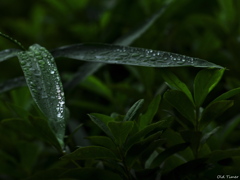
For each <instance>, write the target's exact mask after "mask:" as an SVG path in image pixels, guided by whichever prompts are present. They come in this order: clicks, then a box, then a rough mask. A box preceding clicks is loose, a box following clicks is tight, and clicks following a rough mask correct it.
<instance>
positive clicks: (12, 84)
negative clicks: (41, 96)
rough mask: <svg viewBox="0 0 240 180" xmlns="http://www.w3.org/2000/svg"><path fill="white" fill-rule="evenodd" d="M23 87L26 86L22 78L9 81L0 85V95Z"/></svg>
mask: <svg viewBox="0 0 240 180" xmlns="http://www.w3.org/2000/svg"><path fill="white" fill-rule="evenodd" d="M23 86H26V80H25V77H24V76H21V77H16V78H13V79H9V80H7V81H5V82H3V83H1V84H0V93H3V92H6V91H10V90H12V89H15V88H17V87H23Z"/></svg>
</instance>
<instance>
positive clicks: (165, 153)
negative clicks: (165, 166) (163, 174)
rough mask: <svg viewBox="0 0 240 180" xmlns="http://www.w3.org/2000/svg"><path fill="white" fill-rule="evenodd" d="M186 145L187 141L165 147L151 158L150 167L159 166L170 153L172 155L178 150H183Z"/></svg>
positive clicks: (187, 144)
mask: <svg viewBox="0 0 240 180" xmlns="http://www.w3.org/2000/svg"><path fill="white" fill-rule="evenodd" d="M188 146H189V143H181V144H177V145H174V146H172V147H170V148H167V149H166V150H164V151H163V152H161V153H159V154H158V155H157V156H156V158H155V159H154V160H153V162H152V164H151V166H150V168H154V167H157V166H160V165H161V164H162V163H163V162H164V160H165V159H167V158H168V157H170V156H171V155H173V154H175V153H177V152H179V151H183V150H184V149H186V148H187V147H188Z"/></svg>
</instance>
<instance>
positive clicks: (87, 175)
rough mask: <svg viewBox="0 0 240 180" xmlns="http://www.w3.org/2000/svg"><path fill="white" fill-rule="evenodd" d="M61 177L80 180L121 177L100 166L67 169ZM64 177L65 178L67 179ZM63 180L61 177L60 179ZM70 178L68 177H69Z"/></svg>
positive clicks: (105, 179)
mask: <svg viewBox="0 0 240 180" xmlns="http://www.w3.org/2000/svg"><path fill="white" fill-rule="evenodd" d="M61 177H63V178H64V177H65V178H67V179H69V178H71V179H72V178H73V179H81V180H90V179H94V180H110V179H114V180H122V178H121V177H120V176H119V175H118V174H116V173H114V172H111V171H109V170H105V169H100V168H81V169H68V171H66V173H64V174H62V176H61ZM67 179H66V180H67ZM62 180H63V179H62ZM69 180H70V179H69Z"/></svg>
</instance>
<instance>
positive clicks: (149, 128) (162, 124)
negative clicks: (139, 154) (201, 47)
mask: <svg viewBox="0 0 240 180" xmlns="http://www.w3.org/2000/svg"><path fill="white" fill-rule="evenodd" d="M166 124H167V123H166V121H159V122H156V123H152V124H150V125H148V126H147V127H145V128H144V129H142V130H140V131H139V132H137V133H136V134H134V135H132V136H131V137H129V139H128V141H127V144H126V149H128V148H130V147H131V146H132V145H133V144H134V143H136V142H138V141H140V140H142V139H144V138H145V136H146V135H147V134H149V133H150V132H152V131H154V130H156V129H158V130H164V129H166V128H167V126H166Z"/></svg>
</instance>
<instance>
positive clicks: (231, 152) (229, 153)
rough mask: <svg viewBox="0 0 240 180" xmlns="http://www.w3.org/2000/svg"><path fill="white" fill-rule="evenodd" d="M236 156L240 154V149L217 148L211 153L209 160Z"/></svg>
mask: <svg viewBox="0 0 240 180" xmlns="http://www.w3.org/2000/svg"><path fill="white" fill-rule="evenodd" d="M234 156H240V149H239V148H236V149H227V150H216V151H213V152H212V153H211V154H209V155H208V156H207V157H209V160H208V161H209V162H218V161H220V160H222V159H226V158H231V157H234Z"/></svg>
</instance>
